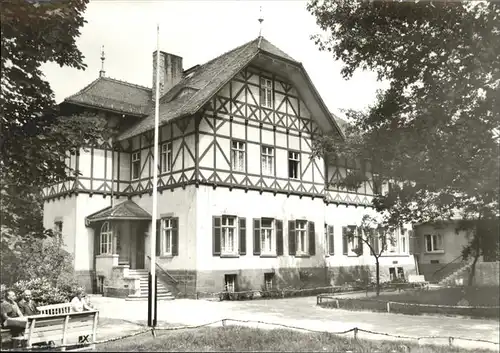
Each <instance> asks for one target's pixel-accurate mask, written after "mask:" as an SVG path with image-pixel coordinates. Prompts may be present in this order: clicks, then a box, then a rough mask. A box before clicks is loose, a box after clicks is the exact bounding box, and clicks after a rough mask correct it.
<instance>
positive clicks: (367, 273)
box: [327, 264, 416, 286]
mask: <svg viewBox="0 0 500 353" xmlns="http://www.w3.org/2000/svg"><path fill="white" fill-rule="evenodd" d="M391 267H394V268H395V271H396V275H397V274H398V272H397V271H398V267H402V268H403V271H404V274H405V279H408V276H409V275H414V274H416V271H415V266H413V265H398V264H394V265H384V266H380V268H379V271H380V273H379V274H380V282H381V283H382V282H389V281H390V280H391V278H390V272H389V268H391ZM376 272H377V269H376V266H375V265H369V266H368V265H363V266H340V267H330V268H328V284H327V285H332V286H341V285H343V284H346V283H352V282H357V281H360V282H361V283H364V284H368V283H370V282H373V283H375V282H376V281H377V275H376Z"/></svg>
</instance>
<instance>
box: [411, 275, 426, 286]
mask: <svg viewBox="0 0 500 353" xmlns="http://www.w3.org/2000/svg"><path fill="white" fill-rule="evenodd" d="M408 283H411V284H413V285H415V286H417V287H421V288H425V289H429V282H427V281H426V280H425V276H424V275H409V276H408Z"/></svg>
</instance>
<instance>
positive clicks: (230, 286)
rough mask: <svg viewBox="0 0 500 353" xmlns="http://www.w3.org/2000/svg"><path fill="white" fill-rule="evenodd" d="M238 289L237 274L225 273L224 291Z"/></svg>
mask: <svg viewBox="0 0 500 353" xmlns="http://www.w3.org/2000/svg"><path fill="white" fill-rule="evenodd" d="M235 290H236V275H224V291H226V292H230V293H234V291H235Z"/></svg>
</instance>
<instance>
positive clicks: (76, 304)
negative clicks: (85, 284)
mask: <svg viewBox="0 0 500 353" xmlns="http://www.w3.org/2000/svg"><path fill="white" fill-rule="evenodd" d="M85 297H86V295H85V293H84V292H83V290H79V291H78V292H76V293H75V297H74V298H73V299H72V300H71V311H72V312H76V313H79V312H82V311H88V310H92V309H93V308H92V307H91V306H90V305H88V304H87V302H86V301H85Z"/></svg>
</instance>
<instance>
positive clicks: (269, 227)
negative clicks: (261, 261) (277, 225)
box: [260, 218, 276, 255]
mask: <svg viewBox="0 0 500 353" xmlns="http://www.w3.org/2000/svg"><path fill="white" fill-rule="evenodd" d="M260 234H261V237H260V238H261V245H260V249H261V254H264V255H266V254H269V255H274V254H276V241H275V239H274V219H272V218H262V220H261V228H260Z"/></svg>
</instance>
